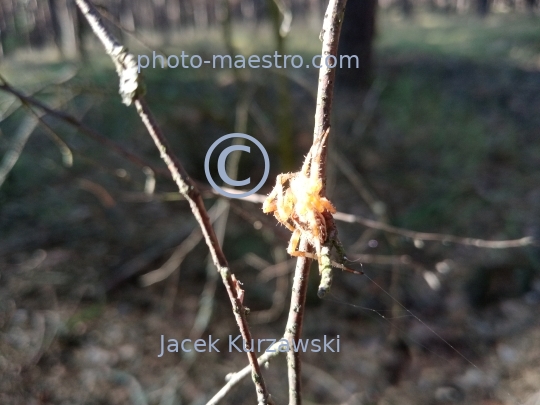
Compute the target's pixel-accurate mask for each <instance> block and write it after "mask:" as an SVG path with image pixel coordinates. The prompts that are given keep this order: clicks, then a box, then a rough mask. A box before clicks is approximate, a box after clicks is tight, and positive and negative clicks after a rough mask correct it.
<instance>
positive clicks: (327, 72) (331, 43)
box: [285, 0, 347, 405]
mask: <svg viewBox="0 0 540 405" xmlns="http://www.w3.org/2000/svg"><path fill="white" fill-rule="evenodd" d="M346 3H347V0H330V2H329V3H328V8H327V9H326V14H325V16H324V21H323V28H322V31H321V40H322V42H323V44H322V53H321V63H320V64H321V65H322V67H321V68H320V69H319V86H318V90H317V107H316V110H315V127H314V130H313V146H312V150H317V151H319V153H313V154H312V156H311V163H312V167H317V166H316V164H317V160H318V167H319V173H318V175H319V176H320V178H321V180H322V185H323V187H322V190H321V195H324V193H325V190H326V152H327V145H328V138H329V137H328V136H323V134H325V133H328V131H330V113H331V111H332V100H333V95H334V82H335V75H336V72H335V68H329V67H328V66H327V64H326V63H325V61H326V60H329V61H330V62H331V58H330V57H331V56H333V57H334V58H336V57H337V51H338V43H339V34H340V31H341V22H342V21H343V13H344V11H345V4H346ZM318 154H320V156H317V155H318ZM327 226H329V228H332V229H330V231H329V232H328V233H329V235H330V234H331V233H334V234H335V233H336V231H335V225H334V223H333V221H332V220H331V216H330V218H329V219H328V220H327ZM308 248H309V243H308V241H307V239H306V237H304V236H302V239H301V240H300V246H299V251H302V252H308ZM317 253H318V254H319V253H320V252H317ZM310 264H311V260H310V259H308V258H306V257H299V258H298V261H297V263H296V270H295V275H294V281H293V288H292V297H291V306H290V310H289V318H288V320H287V326H286V329H285V337H286V338H287V340H288V341H289V342H290V344H292V343H293V342H297V341H298V339H300V337H301V335H302V324H303V318H304V310H305V299H306V291H307V284H308V278H309V267H310ZM287 369H288V376H289V405H300V404H301V403H302V381H301V360H300V352H299V351H295V350H293V351H289V352H288V353H287Z"/></svg>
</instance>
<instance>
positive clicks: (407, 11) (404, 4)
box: [400, 0, 413, 17]
mask: <svg viewBox="0 0 540 405" xmlns="http://www.w3.org/2000/svg"><path fill="white" fill-rule="evenodd" d="M400 5H401V11H403V14H404V15H405V17H410V16H412V12H413V4H412V0H400Z"/></svg>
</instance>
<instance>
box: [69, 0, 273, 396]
mask: <svg viewBox="0 0 540 405" xmlns="http://www.w3.org/2000/svg"><path fill="white" fill-rule="evenodd" d="M75 2H76V4H77V6H78V7H79V9H80V10H81V12H82V14H83V15H84V16H85V18H86V19H87V20H88V23H89V24H90V27H91V28H92V31H93V32H94V33H95V34H96V36H97V37H98V38H99V39H100V41H101V42H102V43H103V45H104V47H105V51H106V52H107V54H108V55H109V56H110V57H111V59H112V60H113V62H114V64H115V65H116V70H117V73H118V76H119V77H120V94H121V96H122V99H123V102H124V104H126V105H130V104H131V103H133V104H135V107H136V109H137V113H138V114H139V117H140V118H141V120H142V121H143V123H144V125H145V126H146V128H147V130H148V132H149V133H150V136H151V137H152V139H153V140H154V143H155V144H156V146H157V148H158V150H159V152H160V155H161V158H162V159H163V161H164V162H165V163H166V165H167V167H168V168H169V170H170V172H171V174H172V177H173V180H174V181H175V183H176V185H177V186H178V189H179V191H180V193H181V194H182V195H183V196H184V197H185V198H186V200H187V201H188V202H189V205H190V208H191V211H192V212H193V215H194V216H195V218H196V220H197V222H198V223H199V225H200V227H201V229H202V232H203V235H204V240H205V241H206V244H207V245H208V248H209V250H210V254H211V255H212V260H213V262H214V265H215V266H216V267H217V269H218V271H219V273H220V275H221V278H222V280H223V283H224V284H225V288H226V290H227V294H228V295H229V299H230V301H231V304H232V307H233V312H234V317H235V318H236V322H237V324H238V327H239V329H240V333H241V334H242V338H243V339H244V341H245V342H246V349H247V350H248V353H247V355H248V359H249V363H250V365H251V373H252V379H253V382H254V384H255V388H256V392H257V401H258V403H259V404H268V403H271V400H270V398H269V394H268V390H267V388H266V384H265V382H264V379H263V377H262V374H261V369H260V366H259V363H258V361H257V357H256V355H255V353H254V352H251V332H250V330H249V327H248V323H247V319H246V309H245V307H244V305H243V303H242V298H241V297H240V289H239V287H238V284H237V280H236V279H235V278H234V277H233V274H232V273H231V271H230V269H229V265H228V263H227V259H226V258H225V255H224V254H223V251H222V250H221V246H220V244H219V241H218V238H217V236H216V234H215V232H214V229H213V228H212V225H211V224H210V219H209V217H208V213H207V212H206V209H205V207H204V203H203V200H202V198H201V194H200V192H199V190H198V189H197V186H196V185H195V183H194V182H193V180H191V178H190V177H189V176H188V174H187V172H186V171H185V169H184V167H183V166H182V164H181V163H180V161H179V160H178V159H177V158H176V156H175V155H174V154H173V153H172V151H171V148H170V146H169V144H168V142H167V140H166V138H165V136H164V135H163V133H162V132H161V128H160V127H159V126H158V125H157V122H156V120H155V118H154V116H153V114H152V112H151V110H150V108H149V107H148V105H147V104H146V102H145V100H144V97H143V90H142V86H141V83H140V80H141V78H140V76H139V75H138V73H137V63H136V62H135V58H134V56H133V55H132V54H130V53H128V52H127V50H126V49H125V48H124V47H123V46H122V45H120V43H118V41H117V40H116V38H114V37H113V36H112V35H111V34H110V33H109V32H108V31H107V29H106V28H105V26H104V25H103V23H102V22H101V18H100V15H99V13H98V12H97V10H96V9H95V7H94V6H93V5H92V4H91V3H90V2H89V1H88V0H75Z"/></svg>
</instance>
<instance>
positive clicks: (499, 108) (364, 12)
mask: <svg viewBox="0 0 540 405" xmlns="http://www.w3.org/2000/svg"><path fill="white" fill-rule="evenodd" d="M95 3H96V5H97V6H98V8H99V10H100V12H101V13H102V15H103V17H104V21H105V22H106V23H107V25H108V26H109V27H110V28H111V30H112V31H113V32H114V33H115V35H117V37H118V38H120V40H121V42H122V43H124V44H125V45H127V46H128V47H129V49H130V51H132V52H133V53H134V54H147V55H152V52H153V51H155V52H156V53H159V54H162V55H165V56H167V55H173V54H174V55H180V54H181V52H182V50H184V51H185V52H186V53H188V54H190V55H192V54H198V55H201V56H202V57H203V59H207V60H211V55H213V54H242V55H244V56H249V55H252V54H259V55H260V54H266V53H271V54H273V52H274V51H275V50H277V51H278V52H279V53H280V54H288V55H293V54H298V55H302V56H303V57H304V60H311V58H312V57H313V56H314V55H317V54H319V53H320V49H321V43H320V41H319V32H320V29H321V24H322V18H323V14H324V10H325V7H326V2H325V1H320V0H279V1H277V0H276V1H273V0H268V1H264V0H228V1H227V0H99V1H96V2H95ZM340 52H341V53H342V54H348V55H358V57H359V60H360V68H359V69H341V70H338V72H337V73H338V77H337V80H336V86H337V87H336V92H335V101H334V110H333V122H334V124H333V127H332V136H331V138H332V139H331V148H330V153H329V159H330V163H329V169H328V170H329V173H328V176H329V178H328V195H329V198H330V199H331V201H333V202H334V204H335V205H336V207H337V209H338V211H340V212H343V213H348V214H353V215H355V216H356V222H355V223H347V222H343V221H342V222H338V223H337V225H338V229H339V232H340V238H341V240H342V242H343V243H344V246H345V249H346V251H347V256H348V257H349V258H350V259H355V260H358V263H355V264H353V265H352V266H353V267H354V268H355V269H358V270H360V269H362V270H363V271H365V272H366V274H367V275H368V276H369V279H368V278H366V277H363V276H359V275H352V274H346V273H342V272H338V271H336V276H335V278H334V285H333V288H332V292H331V294H330V295H329V296H328V297H327V298H325V299H323V300H320V299H318V298H317V295H316V290H317V285H318V281H319V280H318V274H317V266H316V265H313V266H312V279H313V280H312V282H313V286H312V287H313V288H312V290H310V293H309V296H308V308H307V310H306V314H305V325H304V332H303V334H304V337H306V338H320V337H321V336H322V335H327V336H334V335H340V337H341V352H340V353H307V354H306V355H305V356H304V363H303V373H304V375H303V378H304V402H305V403H306V404H330V403H332V404H337V403H341V404H380V405H383V404H385V405H389V404H400V405H408V404H411V405H412V404H437V405H438V404H441V405H444V404H479V405H480V404H481V405H502V404H504V405H517V404H524V403H526V404H527V405H537V404H540V368H539V365H540V315H539V313H540V250H539V247H538V245H537V244H536V245H529V246H520V247H515V248H508V249H492V248H481V247H477V246H471V244H470V243H469V244H467V241H464V240H455V239H451V238H448V237H445V236H444V235H443V236H441V235H439V236H436V237H429V238H428V237H425V235H420V234H416V233H414V232H407V231H404V229H406V230H411V231H416V232H432V233H438V234H451V235H458V236H463V237H471V238H481V239H487V240H508V239H518V238H522V237H526V236H530V237H533V238H534V239H535V240H538V239H540V221H539V218H540V137H539V135H540V113H539V111H540V5H539V2H538V1H537V0H491V1H490V0H380V1H378V2H377V1H376V0H362V1H360V0H356V1H355V0H349V2H348V5H347V10H346V15H345V20H344V26H343V31H342V39H341V44H340ZM0 75H1V76H0V90H3V91H0V403H1V404H13V405H19V404H32V405H34V404H63V405H64V404H137V405H139V404H141V405H143V404H204V403H206V402H207V401H208V400H209V399H210V398H211V397H212V396H213V395H214V393H215V392H217V390H219V388H220V387H221V386H223V384H224V383H225V376H226V375H227V374H228V373H231V372H234V371H237V370H239V369H241V368H243V367H244V366H245V365H246V364H247V362H246V356H245V354H241V353H228V352H224V351H223V350H225V348H223V350H222V352H221V353H199V354H195V353H182V354H171V353H169V354H165V356H164V357H162V358H158V357H157V354H159V351H160V336H161V335H165V336H166V338H175V339H178V340H182V339H185V338H191V339H197V338H198V337H207V336H208V335H212V336H213V337H214V338H220V339H221V341H222V342H223V341H226V340H227V336H228V335H233V336H236V335H237V334H238V330H237V326H236V324H235V322H234V318H233V316H232V311H231V308H230V303H229V301H228V299H227V296H226V294H225V291H224V289H223V287H222V285H221V283H220V282H219V280H217V277H218V275H217V272H216V271H215V268H214V267H213V265H212V264H211V261H209V259H208V257H207V256H208V251H207V248H206V246H205V244H204V243H203V242H200V241H201V236H200V234H199V233H198V231H196V230H195V229H196V228H197V226H196V222H195V220H194V219H193V217H192V214H191V211H190V210H189V207H188V205H187V203H186V202H185V201H182V200H181V198H180V197H179V195H178V193H177V192H176V191H175V190H176V189H175V186H174V184H173V183H172V182H171V181H170V180H169V179H167V178H166V177H163V176H161V172H162V170H163V169H164V168H165V167H164V165H163V164H162V163H161V162H160V159H159V154H158V152H157V150H156V148H155V146H154V144H153V143H152V141H151V139H150V137H148V135H147V133H146V131H145V129H144V127H143V126H142V125H141V123H140V121H139V119H138V117H137V116H136V114H135V112H134V110H133V109H131V108H126V107H125V106H124V105H122V103H121V99H120V97H119V95H118V91H117V89H118V78H117V76H116V73H115V71H114V66H113V64H112V63H111V61H110V59H109V58H108V57H107V56H106V55H105V53H104V52H103V49H102V47H101V45H100V44H99V43H98V42H97V40H96V39H95V38H94V36H93V34H92V32H91V31H90V30H89V28H88V25H87V23H86V21H85V20H84V19H83V17H82V16H81V15H80V14H79V13H78V12H77V10H76V8H75V5H74V3H73V2H72V1H70V0H0ZM317 75H318V71H317V70H316V69H313V68H311V69H309V68H300V69H292V68H289V69H281V70H279V69H272V70H268V69H211V68H209V67H207V66H203V67H201V68H200V69H182V68H176V69H161V68H155V69H151V68H149V69H146V70H144V77H145V82H146V87H147V97H148V102H149V104H150V105H151V106H152V107H153V109H154V111H155V113H156V115H157V119H158V121H159V123H160V125H161V126H162V128H163V129H164V132H165V134H166V136H167V137H168V139H169V141H170V142H171V145H172V147H173V149H174V151H175V153H176V154H177V155H178V156H179V157H180V159H181V160H182V162H183V163H184V165H185V167H186V169H187V171H188V172H189V174H190V175H191V176H192V177H193V178H194V179H196V180H197V181H198V182H200V183H201V184H203V185H204V184H207V181H206V178H205V175H204V170H203V162H204V157H205V154H206V151H207V150H208V148H209V147H210V145H211V144H212V143H213V142H214V141H215V140H216V139H217V138H218V137H220V136H222V135H225V134H228V133H231V132H244V133H248V134H250V135H253V136H255V137H256V138H257V139H259V140H260V141H261V143H263V144H264V146H265V147H266V149H267V151H268V152H269V154H270V158H271V174H270V177H269V180H268V181H267V184H266V186H265V187H264V188H263V189H262V192H263V193H268V192H269V191H270V190H271V188H272V186H273V183H274V180H273V179H275V176H276V175H277V174H278V173H281V172H283V171H296V170H298V168H299V167H300V165H301V162H302V160H303V157H304V156H305V154H306V153H307V151H308V149H309V146H310V145H311V141H312V139H311V137H312V132H313V114H314V111H315V98H314V93H315V92H316V89H317ZM7 84H9V86H12V88H14V89H16V90H18V91H19V92H20V93H22V94H25V95H28V96H31V97H32V100H38V101H39V102H41V103H43V104H46V105H47V106H49V107H51V108H53V109H54V110H57V111H63V112H65V113H67V114H69V117H68V119H64V120H62V119H58V116H56V117H55V116H53V115H51V114H45V113H44V110H43V108H41V107H40V106H39V105H36V104H35V103H34V104H32V102H30V101H28V100H27V101H26V102H24V103H23V102H21V100H20V99H19V98H17V97H15V96H14V95H13V92H9V91H6V90H7ZM64 118H65V116H64ZM88 128H90V130H89V129H88ZM89 135H90V136H89ZM110 141H112V142H114V144H111V143H110ZM119 151H120V153H119ZM122 151H124V152H125V151H128V152H126V153H122ZM130 153H131V154H135V155H137V156H139V157H140V158H141V159H140V160H137V159H133V158H131V159H130V158H127V159H126V154H130ZM233 156H234V155H233ZM237 159H238V161H237V171H238V178H239V179H243V178H246V177H250V176H251V177H252V178H253V179H255V178H257V179H259V178H260V176H261V174H262V171H263V167H262V161H261V162H258V161H256V160H252V159H251V158H250V157H249V156H245V155H242V158H241V159H240V158H239V155H238V156H237ZM156 168H157V169H156ZM205 196H206V197H207V203H208V208H209V209H210V212H211V214H212V218H213V219H214V227H215V229H216V230H217V233H218V235H219V236H220V238H221V239H222V240H223V245H224V252H225V254H226V255H227V258H228V260H229V262H230V263H231V267H232V269H233V271H234V273H235V274H236V275H237V277H238V279H239V280H241V281H242V282H243V283H244V285H243V288H244V290H245V294H246V295H245V298H244V303H245V304H246V305H247V306H248V307H249V308H250V309H251V314H250V316H249V321H250V325H251V326H252V332H253V334H254V337H255V338H279V337H280V336H281V335H282V332H283V327H284V324H285V319H286V313H287V310H288V299H289V297H290V291H289V290H290V284H291V283H290V280H291V277H292V274H291V272H292V270H293V267H294V261H293V260H291V259H290V258H289V257H288V256H287V255H286V252H285V248H286V246H287V242H288V240H289V238H290V232H288V231H287V230H286V229H284V228H283V227H281V226H278V225H277V223H276V220H275V218H274V217H272V216H267V215H264V214H263V213H262V211H261V209H260V204H254V203H251V202H246V201H241V200H231V201H229V202H227V201H225V200H221V199H218V198H216V196H215V195H213V194H211V193H206V194H205ZM368 220H371V222H369V221H368ZM389 226H393V227H399V229H396V228H388V227H389ZM385 229H386V230H385ZM430 238H431V239H439V240H429V239H430ZM455 242H457V243H455ZM524 245H525V243H524ZM360 263H362V266H361V265H360ZM360 266H361V267H360ZM372 280H374V281H375V282H376V283H377V284H378V285H379V286H381V287H382V288H383V289H384V290H385V291H387V292H388V293H389V294H391V296H392V297H394V298H395V299H396V300H399V302H401V303H402V304H403V305H404V307H406V308H407V309H409V310H411V311H412V313H414V314H415V315H417V316H418V317H419V318H420V319H421V320H422V322H419V321H418V320H417V319H415V318H414V317H412V316H411V314H410V313H409V312H407V311H405V310H404V308H403V307H401V306H399V305H398V304H397V303H396V301H394V300H392V298H390V296H389V295H388V294H386V293H385V292H384V291H382V290H381V289H379V288H378V287H377V285H376V284H375V283H374V282H373V281H372ZM443 339H444V340H443ZM264 375H265V378H266V379H267V382H268V385H269V387H270V392H271V393H272V395H273V397H274V398H275V400H276V402H277V403H285V402H286V400H287V389H286V387H287V376H286V366H285V358H284V357H278V358H276V359H274V360H273V361H272V362H271V363H270V365H269V367H268V368H267V369H265V370H264ZM254 401H255V393H254V390H253V385H252V383H251V382H250V381H249V379H246V381H244V382H243V383H241V384H240V385H239V386H237V387H235V389H234V390H233V391H232V392H231V393H230V394H229V396H228V397H227V398H226V399H225V400H224V401H223V403H230V404H248V403H253V402H254Z"/></svg>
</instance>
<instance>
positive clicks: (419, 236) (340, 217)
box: [334, 212, 538, 249]
mask: <svg viewBox="0 0 540 405" xmlns="http://www.w3.org/2000/svg"><path fill="white" fill-rule="evenodd" d="M334 219H336V220H337V221H343V222H348V223H359V224H362V225H364V226H367V227H368V228H372V229H378V230H381V231H384V232H388V233H393V234H397V235H402V236H405V237H408V238H411V239H414V240H421V241H438V242H443V243H457V244H460V245H468V246H476V247H481V248H487V249H507V248H516V247H523V246H529V245H538V242H537V241H535V240H534V238H533V237H532V236H525V237H523V238H520V239H510V240H485V239H476V238H466V237H461V236H454V235H446V234H442V233H427V232H416V231H411V230H409V229H403V228H398V227H396V226H392V225H388V224H385V223H384V222H379V221H374V220H372V219H367V218H364V217H361V216H358V215H352V214H345V213H342V212H336V213H335V214H334Z"/></svg>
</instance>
